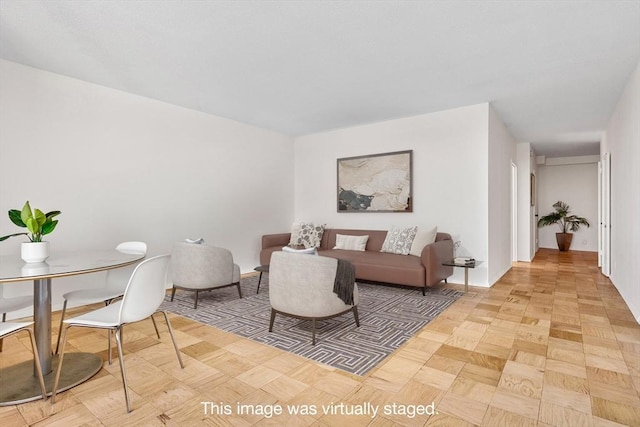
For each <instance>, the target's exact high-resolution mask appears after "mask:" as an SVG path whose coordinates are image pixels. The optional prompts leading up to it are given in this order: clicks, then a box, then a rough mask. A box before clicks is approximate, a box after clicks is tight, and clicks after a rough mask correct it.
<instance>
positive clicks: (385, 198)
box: [337, 150, 413, 213]
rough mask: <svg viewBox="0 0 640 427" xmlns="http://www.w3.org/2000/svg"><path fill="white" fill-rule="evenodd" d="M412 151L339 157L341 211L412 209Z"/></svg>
mask: <svg viewBox="0 0 640 427" xmlns="http://www.w3.org/2000/svg"><path fill="white" fill-rule="evenodd" d="M412 169H413V150H405V151H394V152H389V153H380V154H368V155H364V156H355V157H345V158H341V159H338V160H337V211H338V212H345V213H346V212H413V170H412Z"/></svg>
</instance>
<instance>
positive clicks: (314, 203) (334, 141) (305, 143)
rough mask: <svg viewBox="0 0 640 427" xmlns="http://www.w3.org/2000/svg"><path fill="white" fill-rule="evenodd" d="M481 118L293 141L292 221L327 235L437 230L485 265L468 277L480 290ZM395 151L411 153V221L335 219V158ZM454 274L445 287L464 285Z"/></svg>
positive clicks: (480, 111) (466, 114) (397, 216)
mask: <svg viewBox="0 0 640 427" xmlns="http://www.w3.org/2000/svg"><path fill="white" fill-rule="evenodd" d="M488 110H489V106H488V104H480V105H474V106H469V107H463V108H457V109H453V110H448V111H441V112H437V113H431V114H425V115H420V116H415V117H409V118H404V119H398V120H390V121H385V122H380V123H374V124H370V125H365V126H357V127H351V128H347V129H340V130H335V131H331V132H324V133H319V134H315V135H308V136H303V137H299V138H296V140H295V171H294V175H295V215H294V216H295V219H296V220H304V221H316V222H321V223H326V224H327V227H328V228H361V229H379V230H386V229H389V228H390V227H392V226H410V225H418V227H430V226H431V227H432V226H436V225H437V226H438V230H440V231H443V232H447V233H450V234H451V235H452V236H453V238H454V240H460V241H461V244H462V247H461V250H462V251H464V252H465V253H466V254H468V255H472V256H474V257H475V258H476V259H480V260H484V261H487V262H485V263H484V264H483V265H481V266H480V267H479V268H477V269H474V270H473V271H472V272H471V273H470V282H471V283H472V284H476V285H482V286H487V284H488V277H487V266H488V265H491V260H489V259H488V255H489V253H488V244H487V236H488V226H487V224H488V212H489V211H488V209H489V207H488V142H487V141H488V123H489V121H488ZM400 150H413V199H414V209H413V212H412V213H345V212H337V208H336V197H337V196H336V191H337V172H336V167H337V164H336V162H337V159H338V158H343V157H351V156H359V155H366V154H376V153H384V152H391V151H400ZM507 168H510V165H507ZM508 170H509V169H507V172H506V173H508ZM287 230H288V228H287ZM282 231H285V230H282ZM455 270H456V271H455V273H454V276H453V277H452V278H451V281H452V282H455V283H463V282H464V274H463V271H462V269H455Z"/></svg>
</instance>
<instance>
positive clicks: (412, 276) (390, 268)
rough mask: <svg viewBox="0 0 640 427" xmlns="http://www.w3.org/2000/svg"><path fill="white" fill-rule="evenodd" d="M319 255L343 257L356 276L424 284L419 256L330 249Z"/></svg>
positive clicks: (413, 284) (403, 283)
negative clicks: (350, 265)
mask: <svg viewBox="0 0 640 427" xmlns="http://www.w3.org/2000/svg"><path fill="white" fill-rule="evenodd" d="M318 255H321V256H328V257H331V258H342V259H346V260H348V261H350V262H351V263H352V264H353V266H354V267H355V269H356V278H357V279H362V280H372V281H376V282H386V283H396V284H400V285H411V286H424V283H425V276H426V273H425V269H424V266H423V265H422V262H421V260H420V258H419V257H414V256H405V255H397V254H390V253H385V252H371V251H365V252H360V251H345V250H340V249H329V250H323V251H320V252H318Z"/></svg>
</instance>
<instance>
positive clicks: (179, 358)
mask: <svg viewBox="0 0 640 427" xmlns="http://www.w3.org/2000/svg"><path fill="white" fill-rule="evenodd" d="M161 313H162V314H163V315H164V320H165V322H167V328H168V329H169V335H170V336H171V341H172V342H173V348H175V349H176V356H178V362H180V367H181V368H182V369H184V362H182V357H181V356H180V349H179V348H178V344H177V343H176V337H175V336H174V335H173V328H172V327H171V322H169V316H167V312H166V311H161Z"/></svg>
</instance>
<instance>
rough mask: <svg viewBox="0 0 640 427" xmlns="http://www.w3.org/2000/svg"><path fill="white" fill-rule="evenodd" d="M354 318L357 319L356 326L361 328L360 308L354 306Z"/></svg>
mask: <svg viewBox="0 0 640 427" xmlns="http://www.w3.org/2000/svg"><path fill="white" fill-rule="evenodd" d="M353 317H354V318H355V319H356V326H357V327H358V328H359V327H360V317H359V316H358V306H357V305H354V306H353Z"/></svg>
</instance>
